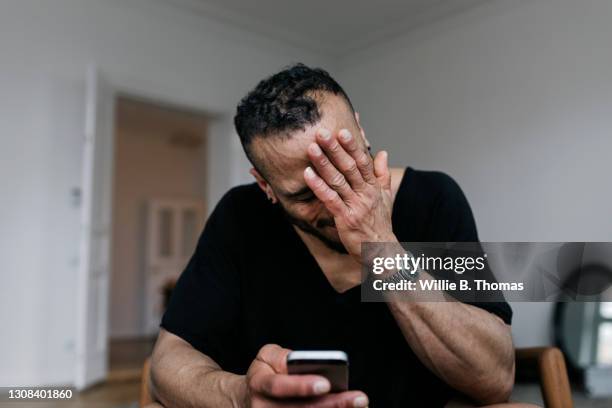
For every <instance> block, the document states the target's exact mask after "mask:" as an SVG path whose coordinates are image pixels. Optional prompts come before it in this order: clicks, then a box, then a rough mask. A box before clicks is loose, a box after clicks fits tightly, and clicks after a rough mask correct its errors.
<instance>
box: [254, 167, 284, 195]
mask: <svg viewBox="0 0 612 408" xmlns="http://www.w3.org/2000/svg"><path fill="white" fill-rule="evenodd" d="M249 173H251V175H252V176H253V177H255V180H256V181H257V185H258V186H259V188H261V191H263V192H264V193H266V196H268V200H270V202H272V204H276V203H277V201H278V199H277V198H276V194H274V190H272V187H270V184H269V183H268V182H267V181H266V179H265V178H263V176H262V175H261V174H259V172H258V171H257V170H256V169H255V168H254V167H253V168H251V170H249Z"/></svg>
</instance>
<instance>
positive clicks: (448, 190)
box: [401, 167, 465, 201]
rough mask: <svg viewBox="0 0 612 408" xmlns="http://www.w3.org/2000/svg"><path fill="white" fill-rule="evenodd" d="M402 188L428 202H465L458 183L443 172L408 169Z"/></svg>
mask: <svg viewBox="0 0 612 408" xmlns="http://www.w3.org/2000/svg"><path fill="white" fill-rule="evenodd" d="M401 187H403V189H404V190H408V191H412V192H413V193H414V194H416V195H417V196H419V197H421V198H424V199H427V200H428V201H429V200H431V201H439V200H443V201H449V200H450V201H454V200H460V201H464V200H465V195H464V194H463V191H462V189H461V187H460V186H459V184H458V183H457V181H456V180H455V179H454V178H453V177H451V176H450V175H448V174H446V173H444V172H441V171H431V170H416V169H413V168H411V167H408V168H406V173H405V177H404V182H403V183H402V186H401Z"/></svg>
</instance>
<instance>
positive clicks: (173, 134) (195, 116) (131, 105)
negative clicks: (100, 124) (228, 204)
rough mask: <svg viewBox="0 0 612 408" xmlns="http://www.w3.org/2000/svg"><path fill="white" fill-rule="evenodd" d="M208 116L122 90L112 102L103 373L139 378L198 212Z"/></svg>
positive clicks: (198, 222)
mask: <svg viewBox="0 0 612 408" xmlns="http://www.w3.org/2000/svg"><path fill="white" fill-rule="evenodd" d="M208 125H209V118H208V117H207V116H206V115H204V114H201V113H197V112H192V111H187V110H182V109H178V108H175V107H168V106H164V105H163V104H158V103H155V102H150V101H146V100H142V99H139V98H134V97H130V96H119V97H118V98H117V100H116V104H115V147H114V157H115V160H114V176H113V180H114V181H113V211H112V214H113V215H112V239H111V248H112V250H111V254H112V256H111V263H110V264H111V278H110V290H109V299H110V310H109V331H108V333H109V378H121V379H126V380H127V379H130V378H140V369H141V367H142V363H143V361H144V358H145V357H146V356H148V355H149V354H150V352H151V350H152V347H153V343H154V341H155V338H156V336H157V332H158V327H159V322H160V320H161V316H162V314H163V311H164V303H165V302H164V294H165V289H167V287H168V286H172V284H173V282H174V281H175V280H176V279H177V278H178V276H179V275H180V273H181V272H182V270H183V268H184V267H185V265H186V263H187V261H188V259H189V257H190V256H191V254H192V253H193V250H194V249H195V245H196V242H197V238H198V235H199V233H200V232H201V230H202V227H203V224H204V217H205V214H206V208H205V203H206V191H207V185H208V172H207V163H206V153H207V151H206V150H207V143H206V141H207V129H208Z"/></svg>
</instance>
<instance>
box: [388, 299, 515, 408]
mask: <svg viewBox="0 0 612 408" xmlns="http://www.w3.org/2000/svg"><path fill="white" fill-rule="evenodd" d="M388 305H389V309H390V310H391V312H392V313H393V316H394V317H395V319H396V321H397V323H398V325H399V327H400V328H401V330H402V332H403V334H404V336H405V338H406V340H407V341H408V343H409V344H410V346H411V347H412V349H413V350H414V352H415V353H416V354H417V355H418V357H419V358H420V360H421V361H422V362H423V363H424V364H425V365H426V366H427V367H428V368H429V369H430V370H431V371H432V372H434V373H435V374H436V375H438V376H439V377H440V378H442V379H443V380H444V381H445V382H446V383H448V384H449V385H451V386H452V387H453V388H455V389H457V390H459V391H461V392H462V393H464V394H466V395H468V396H470V397H472V398H474V399H476V400H477V401H479V402H482V403H496V402H503V401H506V400H507V398H508V397H509V394H510V392H511V389H512V384H513V380H514V347H513V344H512V338H511V335H510V328H509V326H507V325H506V324H505V323H504V322H503V321H501V319H499V318H498V317H497V316H494V315H492V314H491V313H489V312H487V311H485V310H482V309H480V308H477V307H475V306H471V305H467V304H464V303H460V302H409V301H392V302H389V303H388Z"/></svg>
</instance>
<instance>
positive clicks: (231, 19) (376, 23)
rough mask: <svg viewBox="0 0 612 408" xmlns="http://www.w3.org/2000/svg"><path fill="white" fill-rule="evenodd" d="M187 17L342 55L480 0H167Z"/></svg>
mask: <svg viewBox="0 0 612 408" xmlns="http://www.w3.org/2000/svg"><path fill="white" fill-rule="evenodd" d="M167 1H168V2H170V3H173V4H175V5H178V6H181V7H183V8H188V9H189V10H190V11H191V12H195V13H199V14H202V15H205V16H207V17H210V18H213V19H216V20H220V21H222V22H225V23H230V24H234V25H237V26H240V27H241V28H244V29H247V30H249V31H254V32H257V33H259V34H263V35H266V36H269V37H274V38H277V39H282V40H284V41H286V42H288V43H291V44H293V45H298V46H301V47H305V48H308V49H310V50H313V51H317V52H320V53H323V54H330V55H342V54H347V53H348V52H351V51H355V50H358V49H360V48H364V47H367V46H369V45H373V44H375V43H377V42H380V41H383V40H385V39H388V38H391V37H393V36H396V35H399V34H402V33H404V32H407V31H409V30H410V29H412V28H414V27H416V26H419V25H423V24H427V23H430V22H433V21H435V20H438V19H440V18H443V17H445V16H448V15H451V14H454V13H458V12H460V11H462V10H465V9H467V8H470V7H472V6H474V5H476V4H478V3H482V2H483V1H485V0H369V1H365V0H306V1H303V0H167Z"/></svg>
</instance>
